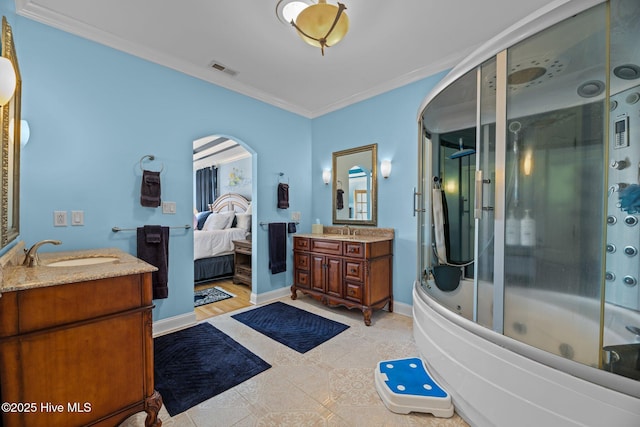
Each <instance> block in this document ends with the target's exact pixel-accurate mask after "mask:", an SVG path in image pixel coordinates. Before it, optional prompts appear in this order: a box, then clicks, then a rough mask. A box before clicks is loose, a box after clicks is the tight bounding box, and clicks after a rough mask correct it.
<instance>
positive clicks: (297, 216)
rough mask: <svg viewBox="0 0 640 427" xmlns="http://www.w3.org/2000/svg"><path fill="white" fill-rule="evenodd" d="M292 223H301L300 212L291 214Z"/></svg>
mask: <svg viewBox="0 0 640 427" xmlns="http://www.w3.org/2000/svg"><path fill="white" fill-rule="evenodd" d="M291 221H300V212H291Z"/></svg>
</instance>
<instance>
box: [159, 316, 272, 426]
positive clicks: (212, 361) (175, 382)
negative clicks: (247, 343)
mask: <svg viewBox="0 0 640 427" xmlns="http://www.w3.org/2000/svg"><path fill="white" fill-rule="evenodd" d="M153 350H154V366H155V367H154V373H155V388H156V390H158V391H159V392H160V394H161V395H162V400H163V402H164V405H165V407H166V408H167V411H168V412H169V415H171V416H174V415H177V414H179V413H181V412H184V411H186V410H187V409H189V408H191V407H193V406H195V405H197V404H199V403H201V402H204V401H205V400H207V399H210V398H212V397H213V396H216V395H218V394H220V393H222V392H224V391H226V390H228V389H230V388H231V387H234V386H236V385H238V384H240V383H242V382H244V381H246V380H248V379H249V378H251V377H253V376H255V375H257V374H259V373H260V372H262V371H265V370H267V369H269V368H270V367H271V365H270V364H268V363H267V362H265V361H264V360H262V359H261V358H259V357H258V356H256V355H255V354H253V353H252V352H250V351H249V350H247V349H246V348H245V347H243V346H241V345H240V344H238V343H237V342H236V341H234V340H233V339H232V338H231V337H230V336H228V335H226V334H225V333H223V332H221V331H220V330H219V329H217V328H216V327H214V326H213V325H211V324H210V323H200V324H199V325H196V326H193V327H191V328H187V329H183V330H181V331H178V332H174V333H171V334H167V335H162V336H159V337H157V338H155V339H154V340H153Z"/></svg>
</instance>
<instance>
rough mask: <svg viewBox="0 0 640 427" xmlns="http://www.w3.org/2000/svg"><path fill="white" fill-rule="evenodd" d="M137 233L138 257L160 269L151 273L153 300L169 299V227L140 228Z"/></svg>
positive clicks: (148, 226)
mask: <svg viewBox="0 0 640 427" xmlns="http://www.w3.org/2000/svg"><path fill="white" fill-rule="evenodd" d="M136 232H137V236H136V237H137V246H138V252H137V257H138V258H140V259H141V260H143V261H145V262H148V263H149V264H151V265H153V266H154V267H157V268H158V270H157V271H154V272H153V273H151V282H152V288H153V299H160V298H168V297H169V283H168V282H169V227H162V226H159V225H145V226H144V227H138V229H137V230H136ZM157 237H159V239H158V238H157Z"/></svg>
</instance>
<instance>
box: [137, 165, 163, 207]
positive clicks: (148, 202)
mask: <svg viewBox="0 0 640 427" xmlns="http://www.w3.org/2000/svg"><path fill="white" fill-rule="evenodd" d="M140 204H141V205H142V206H146V207H149V208H157V207H158V206H160V172H154V171H147V170H145V171H142V186H141V188H140Z"/></svg>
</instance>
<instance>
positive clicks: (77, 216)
mask: <svg viewBox="0 0 640 427" xmlns="http://www.w3.org/2000/svg"><path fill="white" fill-rule="evenodd" d="M71 225H84V211H71Z"/></svg>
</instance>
